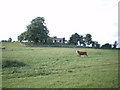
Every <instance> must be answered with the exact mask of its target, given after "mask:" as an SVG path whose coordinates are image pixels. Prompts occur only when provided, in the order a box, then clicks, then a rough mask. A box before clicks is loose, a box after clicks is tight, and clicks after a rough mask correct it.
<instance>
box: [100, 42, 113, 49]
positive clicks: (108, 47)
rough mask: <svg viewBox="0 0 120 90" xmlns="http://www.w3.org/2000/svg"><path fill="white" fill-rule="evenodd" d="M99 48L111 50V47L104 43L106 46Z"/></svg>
mask: <svg viewBox="0 0 120 90" xmlns="http://www.w3.org/2000/svg"><path fill="white" fill-rule="evenodd" d="M101 48H103V49H111V48H112V45H111V44H109V43H106V44H104V45H102V47H101Z"/></svg>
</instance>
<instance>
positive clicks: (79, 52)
mask: <svg viewBox="0 0 120 90" xmlns="http://www.w3.org/2000/svg"><path fill="white" fill-rule="evenodd" d="M76 53H77V54H78V55H80V56H81V55H86V56H88V54H87V52H82V51H76Z"/></svg>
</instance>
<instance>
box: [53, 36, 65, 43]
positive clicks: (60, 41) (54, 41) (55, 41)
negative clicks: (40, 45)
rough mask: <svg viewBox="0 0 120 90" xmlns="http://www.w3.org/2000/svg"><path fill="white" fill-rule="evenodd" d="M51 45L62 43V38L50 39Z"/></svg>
mask: <svg viewBox="0 0 120 90" xmlns="http://www.w3.org/2000/svg"><path fill="white" fill-rule="evenodd" d="M52 41H53V43H64V40H63V38H57V36H54V37H53V38H52Z"/></svg>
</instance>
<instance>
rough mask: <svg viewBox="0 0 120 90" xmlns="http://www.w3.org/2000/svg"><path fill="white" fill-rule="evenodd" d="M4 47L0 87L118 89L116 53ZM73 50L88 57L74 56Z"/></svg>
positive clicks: (95, 50) (13, 45) (113, 51)
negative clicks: (85, 52) (85, 53)
mask: <svg viewBox="0 0 120 90" xmlns="http://www.w3.org/2000/svg"><path fill="white" fill-rule="evenodd" d="M3 46H6V50H3V51H2V80H3V81H2V87H3V88H117V87H118V50H103V49H85V48H54V47H24V46H22V45H20V43H3ZM76 50H82V51H87V52H88V55H89V56H88V57H86V56H81V57H80V56H77V55H76V53H75V51H76Z"/></svg>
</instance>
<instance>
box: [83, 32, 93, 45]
mask: <svg viewBox="0 0 120 90" xmlns="http://www.w3.org/2000/svg"><path fill="white" fill-rule="evenodd" d="M91 42H92V35H91V34H86V36H85V43H86V44H87V45H90V44H91Z"/></svg>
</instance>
